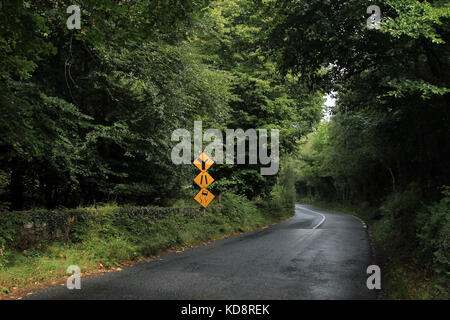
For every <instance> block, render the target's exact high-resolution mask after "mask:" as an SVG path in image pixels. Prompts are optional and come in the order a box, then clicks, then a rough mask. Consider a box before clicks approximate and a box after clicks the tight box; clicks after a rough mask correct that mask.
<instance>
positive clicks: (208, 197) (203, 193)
mask: <svg viewBox="0 0 450 320" xmlns="http://www.w3.org/2000/svg"><path fill="white" fill-rule="evenodd" d="M214 198H215V197H214V195H213V194H212V193H211V192H209V191H208V190H207V189H202V190H200V192H199V193H197V195H196V196H195V197H194V199H195V201H197V202H198V203H200V204H201V205H202V206H203V207H204V208H206V207H207V206H208V205H209V204H210V203H211V201H213V199H214Z"/></svg>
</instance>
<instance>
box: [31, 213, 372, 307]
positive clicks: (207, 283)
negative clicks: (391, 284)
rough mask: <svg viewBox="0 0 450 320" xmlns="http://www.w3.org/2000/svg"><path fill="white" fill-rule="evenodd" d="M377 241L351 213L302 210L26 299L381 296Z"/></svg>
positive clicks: (46, 290)
mask: <svg viewBox="0 0 450 320" xmlns="http://www.w3.org/2000/svg"><path fill="white" fill-rule="evenodd" d="M370 264H371V253H370V244H369V239H368V236H367V232H366V230H365V229H364V227H363V225H362V223H361V222H360V221H359V220H358V219H356V218H354V217H352V216H348V215H344V214H341V213H337V212H331V211H326V210H322V209H318V208H315V207H312V206H306V205H296V212H295V217H293V218H292V219H290V220H288V221H285V222H282V223H279V224H277V225H274V226H272V227H270V228H268V229H264V230H259V231H254V232H249V233H246V234H243V235H239V236H236V237H232V238H229V239H224V240H219V241H216V242H214V243H210V244H207V245H203V246H200V247H197V248H194V249H191V250H187V251H184V252H180V253H172V254H168V255H165V256H163V257H162V259H159V260H155V261H152V262H149V263H140V264H137V265H135V266H133V267H128V268H124V270H122V271H119V272H112V273H107V274H103V275H97V276H92V277H88V278H85V279H83V278H82V279H81V290H68V289H66V288H65V287H61V286H58V287H50V288H48V289H43V290H40V291H38V292H37V293H35V294H34V295H32V296H27V297H26V298H27V299H255V300H256V299H375V292H374V291H371V290H368V289H367V287H366V279H367V277H368V275H366V268H367V266H369V265H370Z"/></svg>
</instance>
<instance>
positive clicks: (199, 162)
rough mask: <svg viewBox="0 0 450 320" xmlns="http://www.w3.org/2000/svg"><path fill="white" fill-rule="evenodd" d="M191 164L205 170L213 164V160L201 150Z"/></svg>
mask: <svg viewBox="0 0 450 320" xmlns="http://www.w3.org/2000/svg"><path fill="white" fill-rule="evenodd" d="M193 164H194V165H195V166H196V167H197V168H198V169H199V170H200V171H202V172H205V171H206V170H208V169H209V168H210V167H211V166H212V165H213V164H214V161H213V160H212V159H211V158H210V157H208V155H207V154H206V153H204V152H202V154H201V155H200V156H198V157H197V158H196V159H195V160H194V162H193Z"/></svg>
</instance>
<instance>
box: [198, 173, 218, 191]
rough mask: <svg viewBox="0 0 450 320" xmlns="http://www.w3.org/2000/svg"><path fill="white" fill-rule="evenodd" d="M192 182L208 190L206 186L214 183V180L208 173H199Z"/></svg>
mask: <svg viewBox="0 0 450 320" xmlns="http://www.w3.org/2000/svg"><path fill="white" fill-rule="evenodd" d="M194 182H195V183H196V184H197V185H198V186H199V187H200V188H202V189H204V188H208V186H209V185H210V184H211V183H213V182H214V179H213V177H211V175H210V174H209V173H208V172H200V174H199V175H198V176H196V177H195V179H194Z"/></svg>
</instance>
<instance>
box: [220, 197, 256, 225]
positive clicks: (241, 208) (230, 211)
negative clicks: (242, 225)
mask: <svg viewBox="0 0 450 320" xmlns="http://www.w3.org/2000/svg"><path fill="white" fill-rule="evenodd" d="M218 212H219V213H220V214H222V215H223V216H226V217H228V218H229V219H230V221H232V222H239V221H241V219H242V218H243V217H244V216H252V215H256V214H257V212H258V209H257V208H256V206H255V205H254V204H253V203H252V202H251V201H249V200H248V199H247V198H246V197H245V196H240V195H236V194H234V193H231V192H227V193H224V194H223V196H222V199H221V201H220V204H219V206H218Z"/></svg>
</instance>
